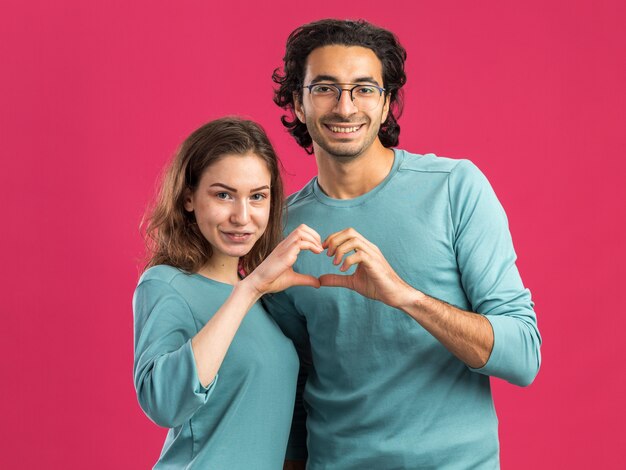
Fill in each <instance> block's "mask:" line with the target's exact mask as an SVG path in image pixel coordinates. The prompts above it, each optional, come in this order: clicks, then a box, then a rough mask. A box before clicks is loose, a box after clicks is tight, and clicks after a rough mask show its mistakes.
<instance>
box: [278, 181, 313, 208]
mask: <svg viewBox="0 0 626 470" xmlns="http://www.w3.org/2000/svg"><path fill="white" fill-rule="evenodd" d="M316 180H317V177H314V178H312V179H311V180H310V181H309V182H308V183H307V184H305V185H304V186H303V187H302V189H300V190H299V191H296V192H295V193H293V194H291V195H289V196H288V197H287V200H286V201H285V204H286V206H287V208H288V209H289V210H294V209H297V208H298V207H301V206H303V205H306V204H307V202H311V201H313V200H314V199H315V195H314V194H313V185H314V184H315V182H316Z"/></svg>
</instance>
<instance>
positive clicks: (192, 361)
mask: <svg viewBox="0 0 626 470" xmlns="http://www.w3.org/2000/svg"><path fill="white" fill-rule="evenodd" d="M185 357H186V360H187V362H188V364H189V367H190V368H191V370H192V372H193V373H192V374H191V376H192V377H193V382H194V383H193V392H194V393H195V394H196V395H198V396H200V397H201V398H202V399H203V400H204V402H205V403H206V402H207V401H208V399H209V397H210V396H211V394H212V393H213V389H214V388H215V385H216V384H217V379H218V377H219V374H215V378H214V379H213V381H212V382H211V383H210V384H209V385H208V386H206V387H205V386H204V385H202V383H201V382H200V379H199V378H198V369H197V367H196V358H195V357H194V355H193V350H192V349H191V340H188V341H187V343H186V344H185Z"/></svg>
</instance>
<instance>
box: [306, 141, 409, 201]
mask: <svg viewBox="0 0 626 470" xmlns="http://www.w3.org/2000/svg"><path fill="white" fill-rule="evenodd" d="M392 150H393V164H392V165H391V169H390V170H389V173H388V174H387V176H385V178H384V179H383V180H382V181H381V182H380V183H378V184H377V185H376V186H374V187H373V188H372V189H370V190H369V191H368V192H366V193H365V194H361V195H360V196H357V197H355V198H352V199H335V198H332V197H330V196H328V195H326V194H325V193H324V191H322V188H320V185H319V183H318V180H317V176H316V177H315V178H314V180H313V194H314V195H315V197H316V198H317V200H318V201H319V202H321V203H322V204H325V205H327V206H333V207H355V206H360V205H361V204H365V203H366V202H367V201H369V200H370V199H372V198H373V197H375V196H376V194H378V193H379V192H380V191H382V190H383V188H384V187H385V186H386V185H387V183H389V181H391V179H392V178H393V176H394V175H395V174H396V172H397V171H398V168H399V167H400V163H401V162H402V159H403V158H404V155H403V153H402V150H398V149H395V148H394V149H392Z"/></svg>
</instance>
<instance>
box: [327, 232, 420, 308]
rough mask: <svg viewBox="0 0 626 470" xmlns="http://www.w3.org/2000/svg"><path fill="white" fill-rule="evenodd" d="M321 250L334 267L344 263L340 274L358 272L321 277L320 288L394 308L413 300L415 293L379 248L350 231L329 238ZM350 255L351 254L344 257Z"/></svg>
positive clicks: (337, 233)
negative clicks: (351, 292)
mask: <svg viewBox="0 0 626 470" xmlns="http://www.w3.org/2000/svg"><path fill="white" fill-rule="evenodd" d="M323 247H324V248H326V249H327V254H328V256H334V257H335V259H334V260H333V263H334V264H336V265H337V264H339V263H341V261H342V260H343V264H342V265H341V267H340V268H339V269H340V270H341V271H347V270H348V269H350V267H351V266H352V265H355V264H356V265H357V268H356V271H355V272H354V274H352V275H341V274H324V275H322V276H320V278H319V279H320V284H321V285H322V286H328V287H346V288H348V289H352V290H354V291H356V292H358V293H359V294H361V295H363V296H365V297H369V298H370V299H375V300H380V301H381V302H384V303H386V304H387V305H389V306H391V307H396V308H401V306H402V305H404V304H406V303H408V302H410V299H411V298H412V297H414V295H415V289H413V288H412V287H411V286H409V285H408V284H407V283H406V282H404V280H402V278H400V276H398V274H397V273H396V272H395V271H394V270H393V268H392V267H391V266H390V265H389V263H388V262H387V260H386V259H385V257H384V256H383V254H382V253H381V251H380V250H379V249H378V247H377V246H376V245H374V244H373V243H372V242H370V241H369V240H367V239H366V238H365V237H363V236H362V235H361V234H360V233H358V232H357V231H356V230H354V229H353V228H347V229H345V230H342V231H340V232H335V233H333V234H332V235H329V236H328V238H326V240H324V243H323ZM351 251H354V253H353V254H351V255H349V256H346V255H347V254H348V253H349V252H351ZM344 257H345V259H344Z"/></svg>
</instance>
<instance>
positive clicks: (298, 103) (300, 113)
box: [292, 91, 306, 124]
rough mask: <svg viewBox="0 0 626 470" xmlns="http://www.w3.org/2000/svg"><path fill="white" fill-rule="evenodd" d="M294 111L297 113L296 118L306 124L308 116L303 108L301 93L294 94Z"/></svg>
mask: <svg viewBox="0 0 626 470" xmlns="http://www.w3.org/2000/svg"><path fill="white" fill-rule="evenodd" d="M292 96H293V111H294V113H296V117H297V118H298V120H299V121H300V122H301V123H302V124H306V116H305V114H304V109H303V108H302V95H301V94H300V93H296V92H295V91H294V92H293V95H292Z"/></svg>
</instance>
